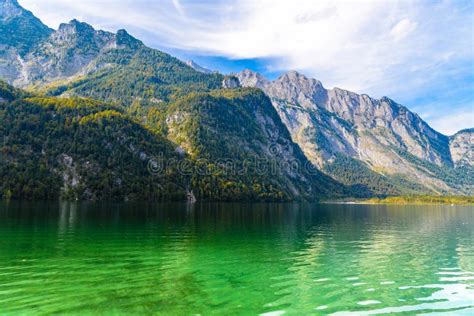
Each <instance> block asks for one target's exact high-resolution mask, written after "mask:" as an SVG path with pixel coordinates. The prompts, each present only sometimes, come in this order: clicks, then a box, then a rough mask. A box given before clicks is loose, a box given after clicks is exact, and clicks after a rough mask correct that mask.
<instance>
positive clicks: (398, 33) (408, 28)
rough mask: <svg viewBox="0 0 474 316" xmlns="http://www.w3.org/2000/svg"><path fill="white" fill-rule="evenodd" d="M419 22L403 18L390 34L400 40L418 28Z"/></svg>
mask: <svg viewBox="0 0 474 316" xmlns="http://www.w3.org/2000/svg"><path fill="white" fill-rule="evenodd" d="M416 26H417V23H416V22H412V21H410V20H409V19H403V20H401V21H400V22H398V23H397V24H396V25H395V26H394V27H393V28H392V30H391V31H390V35H391V36H392V37H393V39H394V40H395V41H399V40H401V39H403V38H405V37H406V36H408V35H409V34H410V33H411V32H413V31H414V30H415V29H416Z"/></svg>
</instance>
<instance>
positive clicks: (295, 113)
mask: <svg viewBox="0 0 474 316" xmlns="http://www.w3.org/2000/svg"><path fill="white" fill-rule="evenodd" d="M6 3H8V4H6ZM0 4H3V5H4V6H7V5H8V6H9V7H12V8H13V9H9V10H10V11H11V13H10V14H9V15H10V16H18V17H20V18H19V19H17V20H16V22H15V23H16V24H11V23H10V24H9V23H5V22H4V21H3V20H2V21H0V27H2V28H3V29H6V30H8V31H9V34H15V36H16V37H15V38H19V39H22V40H23V41H19V42H18V41H13V40H10V39H9V38H7V37H3V38H2V37H0V39H1V40H2V41H0V45H2V47H4V48H5V49H4V50H3V51H2V53H0V78H3V79H6V80H7V81H8V82H9V83H12V84H14V85H15V86H16V87H27V88H28V90H29V91H32V93H33V94H42V95H45V96H48V97H52V98H53V99H54V100H56V101H55V102H61V101H60V100H64V102H65V103H67V102H69V101H68V100H74V99H75V98H77V97H86V98H92V99H96V100H99V101H101V102H105V103H107V104H110V105H113V106H115V107H117V108H118V109H120V111H122V112H123V113H126V115H127V116H130V117H132V118H133V120H135V121H136V122H138V123H139V126H137V127H134V128H138V129H140V128H141V127H145V128H146V129H147V130H148V129H149V130H152V131H153V132H154V133H156V135H158V136H159V137H161V138H163V139H166V140H167V141H169V142H171V146H177V147H176V150H177V151H179V152H183V153H184V154H185V155H188V156H189V157H192V158H193V159H197V160H199V159H201V158H205V159H210V161H208V166H207V167H206V168H207V169H208V170H209V171H211V173H212V176H211V177H207V176H206V177H202V178H199V177H198V176H197V175H194V176H195V177H194V178H193V179H192V181H191V182H192V183H193V184H192V185H191V188H192V187H193V185H194V187H196V188H200V193H197V195H198V198H209V197H216V194H217V193H216V190H217V191H220V192H221V193H222V192H224V193H222V194H223V196H225V199H227V200H232V198H233V197H240V198H242V199H247V198H258V199H262V200H265V199H270V200H278V199H281V200H292V199H294V198H297V197H303V196H304V197H305V198H306V197H308V198H311V195H314V196H317V197H318V198H319V197H322V196H324V195H325V196H330V195H331V194H332V195H334V196H342V194H343V192H344V194H346V195H347V194H350V195H352V196H364V197H367V196H371V195H381V196H383V195H397V194H406V193H410V194H412V193H420V192H421V193H437V194H448V193H449V194H452V193H456V194H473V193H472V192H473V188H474V183H472V182H473V180H471V178H474V177H471V175H472V170H471V168H472V160H473V159H472V138H471V134H472V131H471V130H468V131H463V132H461V131H460V132H459V133H457V134H455V135H453V136H451V137H448V136H446V135H442V134H441V133H438V132H436V131H435V130H434V129H432V128H431V127H430V126H429V125H428V124H427V123H426V122H424V121H423V120H422V119H421V118H420V117H419V116H418V115H417V114H416V113H413V112H411V111H409V109H408V108H406V107H404V106H402V105H400V104H398V103H397V102H395V101H394V100H392V99H390V98H388V97H382V98H380V99H375V98H371V97H370V96H368V95H367V94H357V93H354V92H351V91H347V90H344V89H340V88H333V89H326V88H324V86H323V84H322V83H321V82H320V81H319V80H316V79H312V78H308V77H306V76H305V75H303V74H301V73H298V72H296V71H288V72H287V73H284V74H282V75H281V76H280V77H278V78H277V79H275V80H272V81H270V80H268V79H266V78H265V77H263V76H262V75H260V74H258V73H256V72H253V71H251V70H243V71H242V72H240V73H238V74H234V75H228V76H224V75H222V74H219V73H215V72H209V71H208V70H207V69H204V68H202V67H200V66H199V65H197V64H195V63H193V62H187V63H186V62H183V61H180V60H178V59H177V58H175V57H173V56H171V55H169V54H166V53H164V52H161V51H159V50H155V49H153V48H149V47H147V46H146V45H144V44H143V43H142V42H141V41H140V40H139V39H136V38H134V37H133V36H131V35H130V34H128V33H127V31H126V30H123V29H121V30H118V31H117V32H116V33H112V32H106V31H102V30H96V29H94V27H92V26H91V25H89V24H87V23H85V22H80V21H78V20H76V19H73V20H71V21H70V22H68V23H63V24H61V25H60V26H59V28H58V30H51V29H49V28H48V29H45V28H44V27H46V26H45V25H44V24H42V23H41V21H40V20H39V19H37V18H36V17H34V16H33V15H32V14H31V12H29V11H26V10H24V9H22V8H21V7H20V8H17V7H16V5H17V2H16V1H14V0H3V1H2V2H0ZM18 10H19V11H18ZM5 12H6V11H5ZM28 12H29V13H28ZM17 13H18V14H19V15H15V14H17ZM30 14H31V16H30ZM17 24H19V25H22V26H23V27H22V28H18V29H15V25H17ZM46 28H47V27H46ZM31 30H39V32H38V34H40V35H41V36H39V37H34V36H33V37H32V38H31V39H32V40H31V41H30V40H28V39H30V38H29V37H28V36H29V35H30V34H31V33H32V32H31ZM0 36H1V35H0ZM25 39H27V41H25ZM222 87H224V88H225V89H221V88H222ZM254 88H257V89H254ZM4 90H5V97H3V101H2V100H0V103H2V102H3V103H5V102H6V103H8V104H9V103H11V102H12V101H11V100H10V99H11V98H12V96H15V95H17V96H18V95H21V97H20V99H21V98H25V95H26V92H23V91H21V90H13V89H12V88H9V87H7V88H6V89H4ZM259 90H262V91H263V93H264V94H263V93H262V92H260V91H259ZM25 110H26V109H25ZM233 120H235V122H234V121H233ZM121 122H122V123H120V124H128V123H125V122H124V121H121ZM222 122H227V123H226V124H227V125H226V126H227V127H225V126H223V125H222ZM236 122H240V123H239V124H235V123H236ZM117 126H118V125H117ZM140 126H141V127H140ZM91 132H92V133H95V135H98V134H97V133H96V131H91ZM118 145H119V144H118ZM118 145H117V146H118ZM234 147H235V148H234ZM117 148H119V146H118V147H117ZM272 155H274V156H275V157H273V156H272ZM279 155H280V156H279ZM254 156H255V157H264V158H265V159H266V161H267V162H268V161H273V160H275V159H278V158H279V159H281V160H282V161H285V162H291V161H296V162H298V164H300V165H301V164H303V165H304V164H306V161H308V162H311V165H315V166H317V167H318V168H319V169H320V170H322V171H323V172H324V173H321V172H320V171H318V170H316V171H315V172H314V174H310V173H308V172H307V170H299V171H297V172H294V173H292V172H290V171H287V170H282V171H283V172H282V173H281V174H279V175H278V176H276V175H275V176H274V177H273V178H271V177H268V175H267V176H265V175H259V174H258V173H256V171H257V170H253V171H252V172H254V173H250V174H249V175H245V176H242V175H240V176H235V175H229V174H227V173H226V172H227V169H226V168H227V167H226V166H225V165H224V166H223V165H221V164H220V163H219V161H221V160H222V159H227V158H232V159H236V158H235V157H237V160H236V161H234V162H236V163H237V164H241V163H242V162H243V161H241V160H248V159H249V158H251V157H254ZM57 159H59V158H57ZM104 170H105V169H104ZM104 172H105V171H104ZM105 173H106V172H105ZM252 177H254V178H255V179H258V181H257V182H258V183H256V184H255V185H256V186H255V187H254V186H253V184H252V181H253V180H252ZM331 177H332V178H334V179H336V180H337V181H335V180H333V179H332V178H331ZM270 178H271V179H270ZM341 183H342V184H341ZM182 189H183V188H181V191H183V190H182ZM350 190H352V191H350ZM331 191H333V192H331ZM323 192H324V193H323ZM349 192H350V193H349Z"/></svg>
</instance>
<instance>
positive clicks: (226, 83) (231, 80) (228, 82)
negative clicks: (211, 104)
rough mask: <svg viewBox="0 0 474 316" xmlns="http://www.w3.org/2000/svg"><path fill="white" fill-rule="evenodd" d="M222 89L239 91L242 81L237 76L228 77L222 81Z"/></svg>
mask: <svg viewBox="0 0 474 316" xmlns="http://www.w3.org/2000/svg"><path fill="white" fill-rule="evenodd" d="M222 88H224V89H237V88H240V81H239V79H238V78H237V77H235V76H232V75H231V76H226V77H225V78H224V80H222Z"/></svg>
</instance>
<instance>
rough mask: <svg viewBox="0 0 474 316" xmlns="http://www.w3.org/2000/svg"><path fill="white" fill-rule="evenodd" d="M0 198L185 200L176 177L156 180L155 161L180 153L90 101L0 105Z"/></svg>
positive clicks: (165, 175) (182, 179) (121, 115)
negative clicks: (152, 168) (151, 167)
mask: <svg viewBox="0 0 474 316" xmlns="http://www.w3.org/2000/svg"><path fill="white" fill-rule="evenodd" d="M0 121H1V122H2V125H1V126H0V140H2V143H1V144H0V175H1V177H2V181H1V183H0V197H1V196H3V198H5V199H7V198H15V199H56V198H59V197H60V196H61V195H62V197H63V198H68V199H71V198H74V199H76V198H77V199H110V200H124V199H125V200H137V199H140V200H159V199H167V200H173V199H184V198H185V186H186V183H187V180H186V179H185V177H183V176H181V175H180V174H179V173H178V172H176V170H171V169H169V170H164V171H163V172H162V173H161V174H160V175H155V174H153V173H151V172H150V171H149V170H148V163H149V159H150V158H151V157H153V156H160V157H165V158H167V159H180V158H179V157H178V156H177V154H176V153H175V152H174V148H173V146H172V145H171V144H170V143H169V142H168V141H167V140H166V139H163V138H161V137H159V136H157V135H155V134H153V133H151V132H150V131H148V130H147V129H145V128H144V127H142V126H141V125H140V124H138V123H137V122H135V121H133V120H131V119H129V118H128V117H127V116H126V115H125V114H124V113H121V112H120V110H118V109H116V108H113V107H109V106H106V105H103V104H101V103H99V102H96V101H92V100H86V99H56V98H31V99H24V100H18V101H14V102H11V103H3V104H0Z"/></svg>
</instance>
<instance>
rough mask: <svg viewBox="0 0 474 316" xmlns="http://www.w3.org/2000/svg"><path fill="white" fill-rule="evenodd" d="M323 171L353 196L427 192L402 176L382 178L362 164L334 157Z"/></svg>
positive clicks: (340, 156) (350, 159) (354, 160)
mask: <svg viewBox="0 0 474 316" xmlns="http://www.w3.org/2000/svg"><path fill="white" fill-rule="evenodd" d="M324 171H325V172H326V173H328V174H329V175H331V176H333V177H334V178H335V179H337V180H339V181H341V182H342V183H344V184H346V185H349V186H351V188H352V191H353V196H360V197H370V196H374V195H375V196H387V195H400V194H410V193H421V192H427V191H428V190H427V189H426V188H424V187H422V186H421V185H418V184H415V183H412V182H410V181H408V180H407V179H405V178H403V177H402V176H390V177H388V176H384V175H381V174H379V173H377V172H375V171H373V170H371V169H369V167H367V166H366V165H365V164H364V163H363V162H361V161H359V160H357V159H354V158H351V157H347V156H344V155H340V154H339V155H336V156H335V159H334V161H333V162H332V163H330V164H327V165H326V166H325V168H324Z"/></svg>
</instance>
